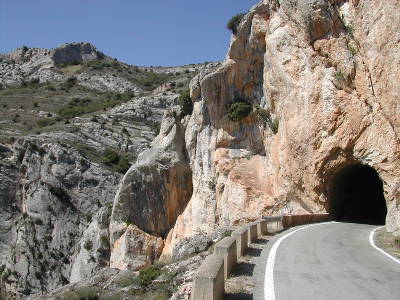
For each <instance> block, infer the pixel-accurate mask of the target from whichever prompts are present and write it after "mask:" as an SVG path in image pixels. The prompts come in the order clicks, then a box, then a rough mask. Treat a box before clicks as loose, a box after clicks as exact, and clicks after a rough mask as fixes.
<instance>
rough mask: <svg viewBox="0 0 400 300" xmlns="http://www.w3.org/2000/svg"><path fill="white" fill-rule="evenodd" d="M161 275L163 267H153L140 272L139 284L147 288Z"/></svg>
mask: <svg viewBox="0 0 400 300" xmlns="http://www.w3.org/2000/svg"><path fill="white" fill-rule="evenodd" d="M160 275H161V266H160V265H151V266H150V267H148V268H147V269H144V270H140V272H139V276H138V280H139V284H140V285H141V286H143V287H146V286H148V285H149V284H150V283H151V282H152V281H153V280H154V279H156V278H157V277H158V276H160Z"/></svg>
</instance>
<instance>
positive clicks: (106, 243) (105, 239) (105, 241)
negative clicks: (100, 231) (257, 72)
mask: <svg viewBox="0 0 400 300" xmlns="http://www.w3.org/2000/svg"><path fill="white" fill-rule="evenodd" d="M100 241H101V246H102V247H103V248H108V247H109V246H110V242H109V240H108V237H107V236H106V235H102V236H101V237H100Z"/></svg>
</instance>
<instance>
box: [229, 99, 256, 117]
mask: <svg viewBox="0 0 400 300" xmlns="http://www.w3.org/2000/svg"><path fill="white" fill-rule="evenodd" d="M252 109H253V107H252V106H251V104H250V103H248V102H246V101H244V100H237V101H236V102H234V103H232V104H230V105H229V106H228V117H229V119H231V120H232V121H240V120H242V119H244V118H245V117H247V116H248V115H249V114H250V113H251V111H252Z"/></svg>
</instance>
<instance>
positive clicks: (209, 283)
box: [192, 255, 225, 300]
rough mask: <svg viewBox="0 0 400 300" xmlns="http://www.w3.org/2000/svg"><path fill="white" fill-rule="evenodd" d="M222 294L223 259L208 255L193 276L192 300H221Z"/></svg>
mask: <svg viewBox="0 0 400 300" xmlns="http://www.w3.org/2000/svg"><path fill="white" fill-rule="evenodd" d="M224 292H225V279H224V258H223V257H222V256H220V255H209V256H207V257H206V258H205V260H204V261H203V263H202V264H201V265H200V268H199V269H198V270H197V271H196V273H195V274H194V279H193V289H192V300H222V298H223V296H224Z"/></svg>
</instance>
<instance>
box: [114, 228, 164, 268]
mask: <svg viewBox="0 0 400 300" xmlns="http://www.w3.org/2000/svg"><path fill="white" fill-rule="evenodd" d="M163 246H164V242H163V240H162V238H157V237H154V236H151V235H150V234H147V233H145V232H143V231H142V230H140V229H139V228H138V227H137V226H135V225H129V226H128V227H127V229H126V230H125V232H124V234H123V235H122V236H121V237H120V238H119V239H118V240H116V241H115V243H114V245H113V251H112V255H111V257H110V267H111V268H116V269H120V270H132V271H137V270H141V269H144V268H146V267H148V266H150V265H151V264H153V263H154V261H155V260H156V258H158V257H159V256H160V255H161V251H162V249H163Z"/></svg>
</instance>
